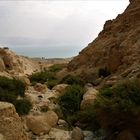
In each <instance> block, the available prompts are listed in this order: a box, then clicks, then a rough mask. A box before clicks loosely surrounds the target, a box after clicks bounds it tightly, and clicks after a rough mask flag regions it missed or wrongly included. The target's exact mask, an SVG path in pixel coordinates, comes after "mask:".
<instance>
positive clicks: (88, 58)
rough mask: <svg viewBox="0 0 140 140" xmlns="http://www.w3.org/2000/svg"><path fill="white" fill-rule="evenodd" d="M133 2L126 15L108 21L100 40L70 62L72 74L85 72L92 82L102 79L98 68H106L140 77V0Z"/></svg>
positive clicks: (113, 73) (115, 73)
mask: <svg viewBox="0 0 140 140" xmlns="http://www.w3.org/2000/svg"><path fill="white" fill-rule="evenodd" d="M130 2H131V3H130V5H129V6H128V7H127V9H126V10H125V11H124V13H123V14H120V15H118V16H117V18H116V19H114V20H109V21H107V22H106V23H105V25H104V29H103V31H102V32H100V33H99V35H98V37H97V38H96V39H95V40H94V41H93V42H91V43H90V44H89V45H88V46H87V47H86V48H85V49H83V50H82V51H81V52H80V53H79V55H78V56H76V57H75V58H74V59H73V60H72V61H71V62H70V63H69V65H68V70H69V71H72V72H74V73H78V74H79V73H84V74H85V75H84V74H83V76H84V77H85V78H86V79H87V80H88V78H90V79H92V81H93V80H95V79H97V78H98V75H97V73H98V69H100V68H105V67H106V68H107V69H108V70H109V71H110V72H111V74H112V75H121V74H122V73H124V71H127V75H125V77H134V76H139V75H140V67H139V65H140V55H139V53H140V0H131V1H130ZM85 70H86V71H85ZM128 70H129V71H128ZM132 72H133V73H132ZM91 75H92V76H91ZM86 76H87V77H86Z"/></svg>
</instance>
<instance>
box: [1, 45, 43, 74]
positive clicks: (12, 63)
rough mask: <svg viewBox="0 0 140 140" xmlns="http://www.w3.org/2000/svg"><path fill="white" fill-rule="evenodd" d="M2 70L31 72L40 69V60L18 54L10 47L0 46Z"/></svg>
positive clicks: (21, 72)
mask: <svg viewBox="0 0 140 140" xmlns="http://www.w3.org/2000/svg"><path fill="white" fill-rule="evenodd" d="M0 66H1V69H0V71H3V70H7V71H9V73H10V72H11V71H12V73H13V74H31V73H33V72H34V71H38V70H40V66H39V64H38V62H36V61H33V60H32V59H30V58H27V57H23V56H18V55H16V54H15V53H14V52H12V51H11V50H9V49H4V48H0Z"/></svg>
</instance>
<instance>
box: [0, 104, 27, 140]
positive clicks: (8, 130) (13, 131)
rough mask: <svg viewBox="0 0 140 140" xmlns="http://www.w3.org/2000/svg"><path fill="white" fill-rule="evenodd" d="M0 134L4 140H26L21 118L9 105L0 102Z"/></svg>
mask: <svg viewBox="0 0 140 140" xmlns="http://www.w3.org/2000/svg"><path fill="white" fill-rule="evenodd" d="M0 133H1V134H2V135H3V136H4V138H5V139H6V140H27V136H26V134H25V132H24V130H23V125H22V123H21V118H20V117H19V116H18V114H17V113H16V110H15V108H14V106H13V105H12V104H10V103H6V102H0Z"/></svg>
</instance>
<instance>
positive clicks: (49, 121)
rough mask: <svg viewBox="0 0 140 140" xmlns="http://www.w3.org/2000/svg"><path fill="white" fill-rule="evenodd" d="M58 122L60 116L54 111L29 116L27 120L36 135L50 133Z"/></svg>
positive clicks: (28, 125)
mask: <svg viewBox="0 0 140 140" xmlns="http://www.w3.org/2000/svg"><path fill="white" fill-rule="evenodd" d="M57 122H58V116H57V115H56V113H54V112H53V111H48V112H47V113H44V114H40V115H36V116H35V115H34V116H33V115H29V116H27V118H26V124H27V127H28V128H29V130H31V131H32V132H33V133H34V134H36V135H40V134H46V133H48V132H49V131H50V129H51V127H53V126H55V125H56V124H57Z"/></svg>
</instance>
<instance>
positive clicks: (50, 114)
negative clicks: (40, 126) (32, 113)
mask: <svg viewBox="0 0 140 140" xmlns="http://www.w3.org/2000/svg"><path fill="white" fill-rule="evenodd" d="M44 121H45V122H46V123H48V124H49V125H50V126H51V127H53V126H55V125H56V124H57V122H58V116H57V114H56V113H55V112H54V111H47V112H46V113H45V114H44Z"/></svg>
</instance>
